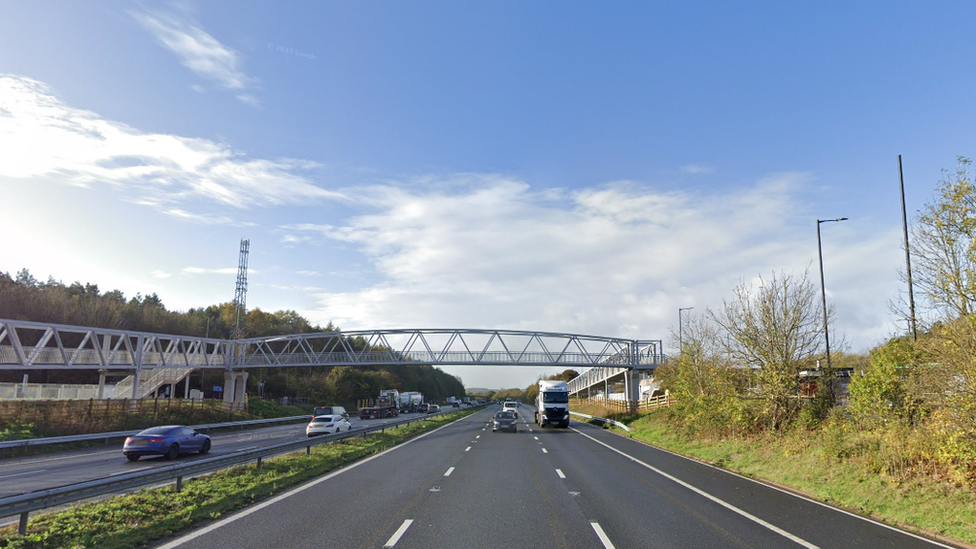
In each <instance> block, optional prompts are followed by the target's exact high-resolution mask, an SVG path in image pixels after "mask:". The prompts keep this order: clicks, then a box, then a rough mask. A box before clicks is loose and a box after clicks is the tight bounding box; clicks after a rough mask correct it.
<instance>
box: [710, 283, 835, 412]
mask: <svg viewBox="0 0 976 549" xmlns="http://www.w3.org/2000/svg"><path fill="white" fill-rule="evenodd" d="M757 286H758V287H753V286H752V285H747V284H746V283H744V282H743V283H742V284H740V285H739V286H738V287H737V288H736V289H735V292H734V297H733V298H732V300H731V301H723V309H722V311H721V312H720V313H714V312H713V311H709V313H708V314H709V316H710V318H711V319H712V320H713V321H715V322H716V323H717V324H718V325H719V326H721V327H722V328H723V329H724V330H725V332H726V333H728V335H729V339H728V340H727V342H724V345H725V351H726V353H727V354H728V356H729V357H730V358H731V359H732V360H733V361H734V362H738V363H739V365H741V366H744V367H747V368H751V369H753V371H754V375H755V380H756V382H757V385H758V389H759V394H758V398H760V399H761V400H762V401H763V402H764V403H765V409H764V410H763V413H764V415H765V419H766V420H767V421H768V425H769V426H770V427H772V428H774V429H778V428H780V427H781V426H783V425H784V423H785V422H786V421H788V420H789V419H791V418H792V417H793V416H794V415H795V413H796V412H797V411H798V410H799V408H800V406H799V399H798V398H797V395H798V392H799V391H798V390H799V375H800V371H801V370H804V369H807V368H810V367H811V366H813V364H812V361H813V357H814V355H817V354H819V353H820V350H821V343H822V341H823V324H822V322H823V317H822V316H821V311H820V307H819V305H820V303H819V301H820V300H819V294H818V292H817V290H816V289H815V288H814V285H813V284H812V283H811V282H810V280H809V277H808V272H807V271H804V273H803V276H801V277H800V278H796V277H795V276H793V275H792V274H788V273H781V274H779V275H776V273H773V275H772V277H771V278H770V279H769V280H765V279H763V278H761V277H760V279H759V283H758V285H757ZM824 385H829V383H824Z"/></svg>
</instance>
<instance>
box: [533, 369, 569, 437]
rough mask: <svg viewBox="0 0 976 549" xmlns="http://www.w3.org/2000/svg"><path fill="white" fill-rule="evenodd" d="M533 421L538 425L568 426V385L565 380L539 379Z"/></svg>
mask: <svg viewBox="0 0 976 549" xmlns="http://www.w3.org/2000/svg"><path fill="white" fill-rule="evenodd" d="M535 422H536V423H537V424H538V425H539V426H540V427H545V426H546V425H555V426H557V427H564V428H565V427H569V386H567V385H566V382H565V381H550V380H546V379H542V380H539V395H538V396H536V398H535Z"/></svg>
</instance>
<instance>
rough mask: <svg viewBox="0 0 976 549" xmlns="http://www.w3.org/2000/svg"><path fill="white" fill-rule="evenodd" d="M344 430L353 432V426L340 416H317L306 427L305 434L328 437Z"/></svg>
mask: <svg viewBox="0 0 976 549" xmlns="http://www.w3.org/2000/svg"><path fill="white" fill-rule="evenodd" d="M343 429H345V430H347V431H351V430H352V424H351V423H349V421H348V420H347V419H346V418H344V417H342V416H341V415H339V414H330V415H326V416H315V417H313V418H312V421H310V422H309V423H308V425H307V426H306V427H305V434H306V435H308V436H310V437H314V436H315V435H327V434H329V433H339V431H342V430H343Z"/></svg>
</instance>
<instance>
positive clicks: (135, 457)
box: [125, 454, 139, 461]
mask: <svg viewBox="0 0 976 549" xmlns="http://www.w3.org/2000/svg"><path fill="white" fill-rule="evenodd" d="M125 459H127V460H129V461H138V460H139V454H129V455H127V456H125Z"/></svg>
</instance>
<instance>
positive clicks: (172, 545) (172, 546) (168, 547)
mask: <svg viewBox="0 0 976 549" xmlns="http://www.w3.org/2000/svg"><path fill="white" fill-rule="evenodd" d="M458 421H460V420H458ZM458 421H452V422H451V423H448V424H447V425H442V426H440V427H438V428H436V429H434V430H433V431H428V432H426V433H424V434H422V435H419V436H416V437H414V438H412V439H410V440H408V441H406V442H401V443H400V444H397V445H396V446H393V447H392V448H389V449H387V450H383V451H382V452H380V453H378V454H374V455H372V456H369V457H368V458H365V459H363V460H362V461H357V462H355V463H352V464H351V465H348V466H346V467H343V468H342V469H339V470H337V471H333V472H331V473H329V474H327V475H325V476H324V477H319V478H317V479H315V480H313V481H311V482H309V483H307V484H303V485H301V486H299V487H298V488H295V489H292V490H289V491H287V492H285V493H283V494H281V495H279V496H275V497H273V498H271V499H269V500H267V501H265V502H263V503H259V504H257V505H255V506H253V507H248V508H247V509H245V510H243V511H241V512H240V513H237V514H235V515H232V516H230V517H227V518H225V519H222V520H219V521H217V522H215V523H213V524H211V525H210V526H207V527H204V528H201V529H199V530H197V531H195V532H191V533H189V534H187V535H185V536H183V537H181V538H177V539H175V540H173V541H171V542H169V543H167V544H165V545H161V546H159V547H157V548H156V549H176V548H177V547H180V546H182V545H184V544H186V543H189V542H191V541H193V540H195V539H197V538H199V537H202V536H204V535H206V534H209V533H210V532H213V531H214V530H217V529H219V528H222V527H224V526H227V525H228V524H231V523H233V522H237V521H238V520H240V519H242V518H244V517H247V516H249V515H252V514H254V513H257V512H258V511H260V510H262V509H264V508H266V507H271V506H272V505H274V504H276V503H278V502H279V501H282V500H284V499H288V498H290V497H291V496H294V495H295V494H299V493H301V492H304V491H305V490H308V489H309V488H312V487H315V486H318V485H319V484H322V483H323V482H326V481H328V480H331V479H332V478H333V477H337V476H339V475H341V474H344V473H348V472H349V471H352V470H353V469H355V468H357V467H359V466H361V465H365V464H367V463H369V462H371V461H373V460H374V459H378V458H381V457H383V456H385V455H386V454H389V453H391V452H395V451H397V450H400V449H402V448H403V447H404V446H407V445H409V444H412V443H414V442H416V441H418V440H421V439H423V438H426V437H428V436H430V435H432V434H434V433H436V432H438V431H440V430H441V429H447V428H448V427H450V426H452V425H454V424H455V423H457V422H458Z"/></svg>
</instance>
